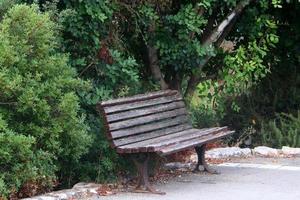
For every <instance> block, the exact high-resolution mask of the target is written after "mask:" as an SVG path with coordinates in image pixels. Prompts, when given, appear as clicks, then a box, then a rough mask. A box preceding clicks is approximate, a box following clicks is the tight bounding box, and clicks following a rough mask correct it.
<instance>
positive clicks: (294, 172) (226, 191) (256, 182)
mask: <svg viewBox="0 0 300 200" xmlns="http://www.w3.org/2000/svg"><path fill="white" fill-rule="evenodd" d="M214 167H215V168H217V169H218V171H220V172H221V173H222V174H220V175H210V174H206V173H199V174H185V175H182V176H181V177H176V178H173V179H171V180H169V182H168V183H167V184H161V185H155V187H156V188H158V189H160V190H161V191H164V192H166V193H167V194H166V195H163V196H160V195H154V194H142V193H118V194H116V195H112V196H105V197H101V198H100V199H103V200H202V199H203V200H204V199H207V200H234V199H241V200H300V158H285V159H273V158H261V159H260V158H258V159H257V158H255V159H246V160H245V159H243V160H234V161H233V162H231V163H228V164H221V165H218V166H214Z"/></svg>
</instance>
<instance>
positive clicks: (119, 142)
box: [113, 123, 192, 147]
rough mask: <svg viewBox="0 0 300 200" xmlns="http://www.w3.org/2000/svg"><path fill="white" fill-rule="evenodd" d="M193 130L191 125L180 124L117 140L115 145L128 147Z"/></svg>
mask: <svg viewBox="0 0 300 200" xmlns="http://www.w3.org/2000/svg"><path fill="white" fill-rule="evenodd" d="M191 128H192V125H190V124H187V123H185V124H179V125H175V126H171V127H166V128H163V129H158V130H154V131H151V132H146V133H142V134H138V135H132V136H130V137H124V138H119V139H115V140H114V141H113V143H114V146H115V147H117V146H122V145H128V144H133V143H136V142H140V141H145V140H148V139H152V138H158V137H161V136H164V135H168V134H172V133H176V132H180V131H184V130H187V129H191Z"/></svg>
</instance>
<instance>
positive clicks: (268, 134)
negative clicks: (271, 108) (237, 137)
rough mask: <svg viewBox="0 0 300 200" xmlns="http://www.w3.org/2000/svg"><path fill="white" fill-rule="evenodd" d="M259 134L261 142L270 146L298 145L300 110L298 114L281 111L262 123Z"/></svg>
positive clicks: (299, 143) (299, 145) (299, 137)
mask: <svg viewBox="0 0 300 200" xmlns="http://www.w3.org/2000/svg"><path fill="white" fill-rule="evenodd" d="M259 136H260V139H261V143H262V144H265V145H271V146H272V147H277V148H281V147H282V146H290V147H300V111H298V116H293V115H292V114H284V113H282V114H280V115H277V117H276V119H275V120H273V121H268V122H264V123H262V128H261V130H260V134H259Z"/></svg>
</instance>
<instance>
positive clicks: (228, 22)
mask: <svg viewBox="0 0 300 200" xmlns="http://www.w3.org/2000/svg"><path fill="white" fill-rule="evenodd" d="M251 1H252V0H243V1H241V2H239V3H238V4H237V6H236V7H235V8H234V9H233V11H232V12H231V13H230V14H229V15H227V17H226V18H225V19H224V20H223V21H222V22H221V23H220V24H219V25H218V26H217V27H216V28H215V29H214V31H212V32H211V34H210V35H209V36H208V37H207V39H205V40H204V41H203V43H202V45H203V46H204V47H209V46H213V45H214V46H215V47H218V46H220V44H221V43H222V41H223V40H224V39H225V37H226V36H227V35H228V34H229V32H230V31H231V29H232V27H233V25H234V22H235V21H236V19H237V17H238V16H239V15H240V14H241V13H242V11H243V9H244V8H245V7H246V6H247V5H248V4H249V3H250V2H251ZM211 57H212V56H209V55H208V56H205V57H204V58H203V60H202V62H201V63H200V64H199V66H198V70H199V71H201V70H202V69H203V67H204V66H205V65H206V64H207V63H208V61H209V60H210V58H211ZM200 80H201V77H200V76H199V75H198V74H192V75H191V77H190V79H189V81H188V86H187V89H186V91H185V94H184V96H185V97H187V96H192V95H193V93H194V90H195V89H196V87H197V85H198V83H199V81H200Z"/></svg>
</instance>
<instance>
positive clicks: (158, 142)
mask: <svg viewBox="0 0 300 200" xmlns="http://www.w3.org/2000/svg"><path fill="white" fill-rule="evenodd" d="M226 130H227V127H216V128H209V129H205V130H199V129H188V130H185V131H181V132H177V133H173V134H170V135H165V136H162V137H158V138H154V139H150V140H146V141H142V142H138V143H133V144H129V145H124V146H122V147H120V148H119V151H121V149H123V152H126V153H129V152H130V153H135V152H140V151H142V152H148V151H149V152H152V151H155V149H156V148H160V147H162V146H169V145H173V144H178V143H181V142H184V141H190V140H192V139H196V138H202V137H203V136H205V135H215V134H217V133H219V132H221V131H226Z"/></svg>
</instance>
